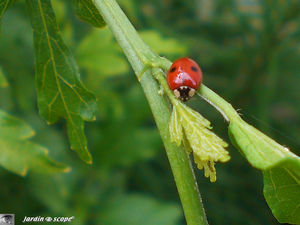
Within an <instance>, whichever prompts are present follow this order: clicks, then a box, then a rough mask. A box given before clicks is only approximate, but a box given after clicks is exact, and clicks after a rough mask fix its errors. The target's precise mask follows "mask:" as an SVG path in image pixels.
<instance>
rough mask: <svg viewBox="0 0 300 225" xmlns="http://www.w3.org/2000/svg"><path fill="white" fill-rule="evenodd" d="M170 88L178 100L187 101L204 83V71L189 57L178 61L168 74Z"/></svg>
mask: <svg viewBox="0 0 300 225" xmlns="http://www.w3.org/2000/svg"><path fill="white" fill-rule="evenodd" d="M167 82H168V85H169V88H170V89H171V90H172V91H173V92H174V95H175V97H176V98H178V99H180V100H181V101H184V102H185V101H187V100H189V99H190V98H191V97H193V95H194V94H195V92H196V90H197V89H198V88H199V86H200V85H201V83H202V71H201V69H200V67H199V66H198V64H197V63H196V62H195V61H194V60H192V59H190V58H187V57H184V58H180V59H177V60H176V61H175V62H174V63H173V64H172V66H171V67H170V69H169V71H168V73H167Z"/></svg>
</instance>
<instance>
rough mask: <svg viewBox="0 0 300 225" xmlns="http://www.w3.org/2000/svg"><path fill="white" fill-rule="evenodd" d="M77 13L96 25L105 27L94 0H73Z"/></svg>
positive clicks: (85, 20) (80, 17) (84, 19)
mask: <svg viewBox="0 0 300 225" xmlns="http://www.w3.org/2000/svg"><path fill="white" fill-rule="evenodd" d="M72 4H73V7H74V10H75V13H76V15H77V16H78V17H79V19H81V20H82V21H84V22H87V23H89V24H91V25H92V26H94V27H103V26H105V22H104V20H103V18H102V16H101V15H100V13H99V11H98V10H97V8H96V7H95V5H94V3H93V1H92V0H72Z"/></svg>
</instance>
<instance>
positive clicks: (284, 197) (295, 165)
mask: <svg viewBox="0 0 300 225" xmlns="http://www.w3.org/2000/svg"><path fill="white" fill-rule="evenodd" d="M263 175H264V196H265V198H266V201H267V203H268V205H269V207H270V208H271V210H272V213H273V214H274V216H275V217H276V218H277V220H278V221H279V222H280V223H290V224H300V159H299V157H295V158H292V157H291V158H288V159H286V160H284V161H282V162H280V163H279V164H277V165H276V166H274V167H272V168H270V169H268V170H265V171H263Z"/></svg>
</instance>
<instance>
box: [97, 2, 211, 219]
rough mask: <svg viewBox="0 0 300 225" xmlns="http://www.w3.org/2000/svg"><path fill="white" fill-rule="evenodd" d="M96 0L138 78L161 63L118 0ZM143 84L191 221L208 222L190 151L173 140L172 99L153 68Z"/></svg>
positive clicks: (183, 204)
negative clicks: (163, 93)
mask: <svg viewBox="0 0 300 225" xmlns="http://www.w3.org/2000/svg"><path fill="white" fill-rule="evenodd" d="M94 3H95V6H96V7H97V9H98V10H99V12H100V13H101V15H102V16H103V18H104V20H105V21H106V23H107V24H108V26H109V28H110V29H111V31H112V33H113V34H114V36H115V37H116V39H117V41H118V43H119V45H120V46H121V48H122V49H123V51H124V53H125V55H126V56H127V58H128V60H129V62H130V64H131V66H132V68H133V70H134V72H135V74H136V75H137V77H139V75H140V74H141V72H142V71H143V70H144V68H145V67H147V66H149V65H152V63H153V62H160V60H159V59H161V58H160V57H159V56H158V55H157V54H155V53H154V52H153V51H152V50H151V49H150V48H149V47H148V46H147V45H146V44H145V43H144V42H143V41H142V39H141V38H140V37H139V35H138V33H137V31H136V30H135V29H134V27H133V26H132V24H131V23H130V22H129V20H128V18H127V17H126V15H125V14H124V13H123V12H122V10H121V9H120V7H119V6H118V4H117V2H116V1H115V0H94ZM161 61H163V59H161ZM140 83H141V86H142V88H143V90H144V93H145V95H146V98H147V100H148V103H149V105H150V108H151V110H152V113H153V116H154V119H155V122H156V124H157V127H158V130H159V132H160V135H161V137H162V140H163V143H164V146H165V149H166V153H167V156H168V159H169V162H170V165H171V169H172V172H173V175H174V179H175V182H176V185H177V189H178V193H179V196H180V200H181V203H182V206H183V209H184V214H185V217H186V221H187V224H188V225H205V224H207V220H206V216H205V212H204V208H203V205H202V201H201V196H200V193H199V190H198V187H197V183H196V179H195V176H194V173H193V169H192V166H191V163H190V159H189V157H188V154H187V152H186V151H185V149H184V148H183V147H177V146H176V145H175V144H174V143H171V140H170V134H169V120H170V115H171V109H170V106H169V102H168V100H167V99H166V98H165V97H163V96H161V95H159V94H158V92H159V85H158V83H157V81H156V80H155V78H154V77H153V76H152V74H151V70H147V71H146V72H145V73H144V75H143V76H142V77H141V80H140Z"/></svg>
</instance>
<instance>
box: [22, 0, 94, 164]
mask: <svg viewBox="0 0 300 225" xmlns="http://www.w3.org/2000/svg"><path fill="white" fill-rule="evenodd" d="M26 2H27V6H28V8H29V11H30V15H31V23H32V27H33V36H34V47H35V69H36V81H37V92H38V106H39V111H40V114H41V116H42V117H43V118H45V119H46V120H47V122H48V123H55V122H56V121H57V120H58V119H60V118H61V117H63V118H65V119H66V120H67V128H68V135H69V140H70V143H71V148H72V149H73V150H75V151H76V152H77V153H78V155H79V156H80V158H81V159H82V160H84V161H85V162H87V163H91V162H92V157H91V155H90V153H89V151H88V148H87V141H86V137H85V135H84V120H87V121H91V120H94V119H95V111H96V101H95V97H94V96H93V94H91V93H90V92H89V91H88V90H87V89H86V88H85V87H84V86H83V84H82V82H81V80H80V75H79V72H78V68H77V65H76V63H75V61H74V58H73V56H72V54H71V53H70V51H69V50H68V48H67V47H66V46H65V44H64V42H63V40H62V38H61V36H60V34H59V30H58V26H57V24H56V21H55V15H54V13H53V10H52V6H51V3H50V1H49V0H43V1H42V0H27V1H26Z"/></svg>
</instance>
